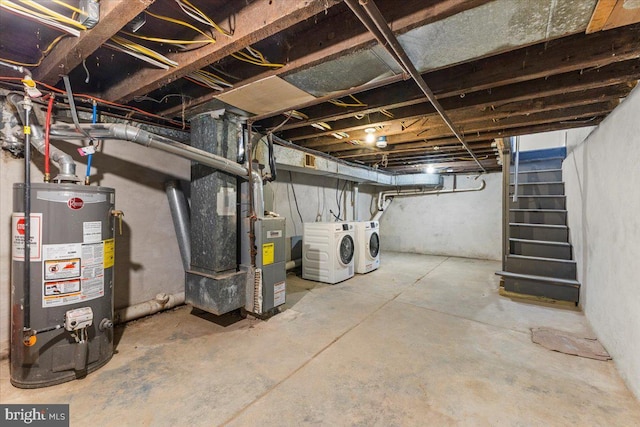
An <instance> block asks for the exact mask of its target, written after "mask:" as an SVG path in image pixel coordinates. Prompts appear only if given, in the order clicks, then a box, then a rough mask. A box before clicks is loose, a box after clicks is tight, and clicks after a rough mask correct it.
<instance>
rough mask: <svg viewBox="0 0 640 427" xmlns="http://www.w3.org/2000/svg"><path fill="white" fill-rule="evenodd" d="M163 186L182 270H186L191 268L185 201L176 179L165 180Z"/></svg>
mask: <svg viewBox="0 0 640 427" xmlns="http://www.w3.org/2000/svg"><path fill="white" fill-rule="evenodd" d="M164 188H165V191H166V193H167V199H168V200H169V209H170V210H171V218H172V219H173V228H174V229H175V230H176V238H177V239H178V247H179V248H180V257H181V258H182V267H183V268H184V271H187V270H189V269H190V268H191V236H190V234H189V229H190V222H189V210H188V208H187V201H186V199H185V197H184V193H183V192H182V190H181V189H180V187H179V185H178V183H177V182H176V181H167V182H166V183H165V186H164Z"/></svg>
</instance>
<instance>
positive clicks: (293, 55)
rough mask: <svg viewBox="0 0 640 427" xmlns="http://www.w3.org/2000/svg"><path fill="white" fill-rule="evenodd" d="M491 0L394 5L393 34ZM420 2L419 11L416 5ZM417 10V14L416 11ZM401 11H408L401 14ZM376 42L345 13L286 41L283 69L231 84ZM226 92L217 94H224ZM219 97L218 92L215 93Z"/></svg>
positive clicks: (272, 72) (173, 109) (304, 66)
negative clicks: (285, 59) (287, 44)
mask: <svg viewBox="0 0 640 427" xmlns="http://www.w3.org/2000/svg"><path fill="white" fill-rule="evenodd" d="M490 1H491V0H445V1H434V0H430V1H429V2H425V1H424V0H412V1H403V2H399V3H396V4H394V5H393V9H394V10H391V11H392V12H395V13H396V14H397V15H400V17H399V18H397V19H395V20H392V22H390V24H391V25H392V28H393V29H394V32H395V33H396V34H401V33H403V32H406V31H408V30H411V29H413V28H416V27H419V26H421V25H425V24H429V23H431V22H436V21H439V20H441V19H445V18H447V17H449V16H451V15H454V14H456V13H460V12H463V11H465V10H469V9H473V8H475V7H478V6H481V5H483V4H485V3H488V2H490ZM412 3H421V5H420V8H416V4H412ZM416 9H418V10H419V11H418V12H416ZM402 10H407V12H406V14H404V15H403V14H402ZM374 41H375V39H374V38H373V36H372V35H371V34H370V33H369V32H367V31H365V30H364V28H362V27H361V25H360V23H359V21H358V20H357V19H356V17H354V16H353V14H352V13H351V12H350V11H348V10H345V11H344V12H343V13H341V14H340V15H339V16H336V17H334V18H332V19H331V20H330V21H329V22H325V23H323V24H321V25H317V26H314V27H313V28H312V29H310V30H307V31H306V32H305V33H304V34H300V35H299V36H298V37H296V38H295V39H292V40H288V43H289V46H288V50H287V52H286V56H287V58H288V60H287V63H286V64H285V66H284V67H281V68H278V69H275V70H269V71H265V72H263V73H260V74H258V75H256V76H253V77H251V78H249V79H247V80H245V81H242V82H239V83H237V84H235V85H234V88H238V87H242V86H246V85H249V84H251V83H254V82H256V81H259V80H262V79H264V78H267V77H270V76H281V75H287V74H291V73H294V72H296V71H300V70H304V69H307V68H309V67H312V66H314V65H316V64H319V63H321V62H326V61H328V60H330V59H333V58H337V57H339V56H341V55H344V54H346V53H348V52H354V51H356V50H359V49H363V48H365V47H367V46H369V45H371V44H372V43H373V42H374ZM226 91H228V90H225V91H223V92H220V93H224V92H226ZM217 94H219V93H217ZM211 97H212V95H211V94H207V95H204V96H201V97H199V98H196V99H191V100H188V101H186V102H185V105H184V108H194V107H196V106H199V105H202V104H204V103H206V102H209V101H211ZM181 111H182V106H180V105H179V106H175V107H171V108H168V109H166V110H164V111H162V112H161V113H160V114H162V115H164V116H167V117H172V116H174V115H176V114H179V113H180V112H181Z"/></svg>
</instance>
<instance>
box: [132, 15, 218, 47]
mask: <svg viewBox="0 0 640 427" xmlns="http://www.w3.org/2000/svg"><path fill="white" fill-rule="evenodd" d="M144 13H146V14H147V15H149V16H152V17H154V18H156V19H160V20H162V21H166V22H171V23H173V24H178V25H182V26H183V27H187V28H191V29H192V30H194V31H197V32H198V33H200V34H202V35H203V36H205V37H206V38H207V39H208V40H213V42H215V41H216V39H214V38H213V37H211V36H210V35H209V34H207V33H205V32H204V31H202V30H201V29H200V28H198V27H195V26H193V25H191V24H189V23H188V22H184V21H181V20H180V19H175V18H171V17H168V16H163V15H156V14H155V13H151V12H149V11H148V10H145V11H144Z"/></svg>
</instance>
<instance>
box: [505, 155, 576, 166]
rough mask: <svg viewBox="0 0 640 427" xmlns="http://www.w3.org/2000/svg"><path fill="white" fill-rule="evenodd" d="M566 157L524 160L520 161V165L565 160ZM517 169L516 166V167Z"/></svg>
mask: <svg viewBox="0 0 640 427" xmlns="http://www.w3.org/2000/svg"><path fill="white" fill-rule="evenodd" d="M564 159H565V157H563V156H554V157H537V158H535V159H524V160H520V164H521V165H524V164H527V163H536V162H546V161H549V160H564ZM514 167H515V166H514Z"/></svg>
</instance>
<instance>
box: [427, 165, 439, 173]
mask: <svg viewBox="0 0 640 427" xmlns="http://www.w3.org/2000/svg"><path fill="white" fill-rule="evenodd" d="M425 171H426V172H427V173H436V168H434V167H433V166H431V165H429V166H427V169H425Z"/></svg>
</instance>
